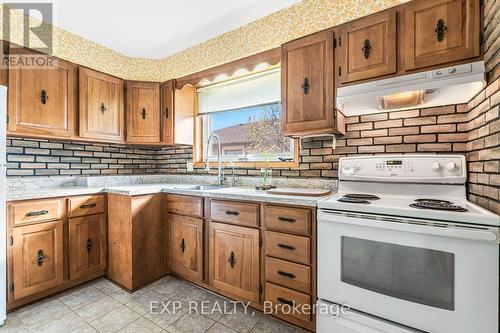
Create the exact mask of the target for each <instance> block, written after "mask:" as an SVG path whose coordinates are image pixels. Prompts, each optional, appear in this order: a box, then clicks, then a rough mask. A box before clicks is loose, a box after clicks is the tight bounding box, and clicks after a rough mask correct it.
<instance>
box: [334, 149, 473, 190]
mask: <svg viewBox="0 0 500 333" xmlns="http://www.w3.org/2000/svg"><path fill="white" fill-rule="evenodd" d="M339 178H340V179H344V180H359V181H370V180H373V181H378V180H379V181H395V182H416V183H453V184H462V183H465V180H466V165H465V156H463V155H385V156H384V155H377V156H361V157H344V158H341V159H340V161H339Z"/></svg>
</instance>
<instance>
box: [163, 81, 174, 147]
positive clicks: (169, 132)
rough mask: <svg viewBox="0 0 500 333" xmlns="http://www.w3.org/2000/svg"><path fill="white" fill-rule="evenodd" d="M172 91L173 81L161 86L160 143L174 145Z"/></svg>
mask: <svg viewBox="0 0 500 333" xmlns="http://www.w3.org/2000/svg"><path fill="white" fill-rule="evenodd" d="M174 89H175V80H170V81H166V82H163V84H162V85H161V117H162V142H163V143H165V144H173V143H174Z"/></svg>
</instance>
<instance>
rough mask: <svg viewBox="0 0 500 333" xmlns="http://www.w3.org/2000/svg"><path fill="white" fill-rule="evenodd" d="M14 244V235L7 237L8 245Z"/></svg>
mask: <svg viewBox="0 0 500 333" xmlns="http://www.w3.org/2000/svg"><path fill="white" fill-rule="evenodd" d="M13 244H14V237H12V236H10V237H9V245H10V246H12V245H13Z"/></svg>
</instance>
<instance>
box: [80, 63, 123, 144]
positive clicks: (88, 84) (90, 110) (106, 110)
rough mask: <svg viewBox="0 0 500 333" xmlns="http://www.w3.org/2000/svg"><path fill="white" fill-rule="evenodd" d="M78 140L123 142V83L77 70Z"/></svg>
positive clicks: (84, 69)
mask: <svg viewBox="0 0 500 333" xmlns="http://www.w3.org/2000/svg"><path fill="white" fill-rule="evenodd" d="M80 136H81V137H83V138H88V139H94V140H100V141H115V142H123V139H124V110H123V80H121V79H118V78H116V77H113V76H110V75H106V74H103V73H100V72H97V71H93V70H91V69H87V68H80Z"/></svg>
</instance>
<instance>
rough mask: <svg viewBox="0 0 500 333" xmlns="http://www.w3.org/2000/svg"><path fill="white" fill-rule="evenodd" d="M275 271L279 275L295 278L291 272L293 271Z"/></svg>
mask: <svg viewBox="0 0 500 333" xmlns="http://www.w3.org/2000/svg"><path fill="white" fill-rule="evenodd" d="M276 273H277V274H279V275H281V276H285V277H287V278H290V279H295V278H296V276H295V274H293V273H289V272H283V271H277V272H276Z"/></svg>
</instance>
